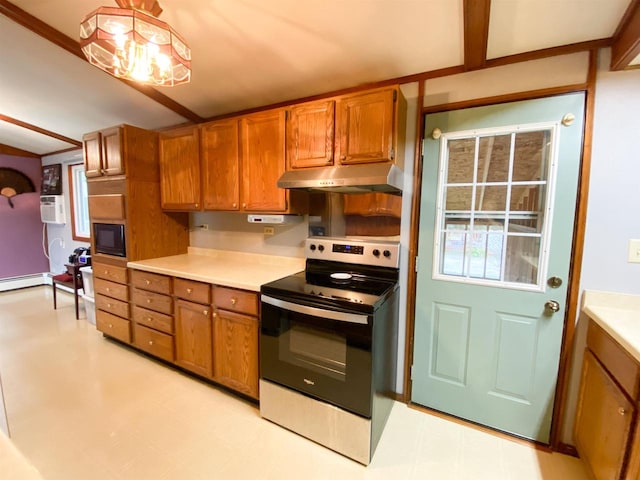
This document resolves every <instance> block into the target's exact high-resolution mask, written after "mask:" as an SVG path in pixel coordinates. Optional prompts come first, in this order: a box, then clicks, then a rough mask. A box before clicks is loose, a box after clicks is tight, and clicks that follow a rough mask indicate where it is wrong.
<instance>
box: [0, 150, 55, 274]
mask: <svg viewBox="0 0 640 480" xmlns="http://www.w3.org/2000/svg"><path fill="white" fill-rule="evenodd" d="M0 167H9V168H15V169H16V170H19V171H20V172H22V173H24V174H25V175H26V176H27V177H29V178H30V179H31V181H32V182H33V184H34V185H35V187H36V192H34V193H22V194H20V195H16V196H15V197H12V198H11V201H12V202H13V205H14V206H15V208H11V207H10V206H9V202H8V201H7V198H6V197H3V196H0V279H3V278H11V277H19V276H22V275H30V274H34V273H42V272H48V271H49V261H48V260H47V258H46V257H45V256H44V252H43V251H42V233H43V229H42V225H43V224H42V222H41V221H40V180H41V177H42V171H41V168H42V164H41V162H40V159H39V158H29V157H14V156H12V155H2V154H0Z"/></svg>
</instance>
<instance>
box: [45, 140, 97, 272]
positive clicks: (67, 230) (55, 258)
mask: <svg viewBox="0 0 640 480" xmlns="http://www.w3.org/2000/svg"><path fill="white" fill-rule="evenodd" d="M56 163H61V164H62V193H63V194H64V202H65V218H66V223H64V224H60V225H59V224H53V223H48V224H47V235H48V240H49V271H50V272H52V273H56V274H57V273H62V272H64V271H66V268H65V266H64V264H65V263H66V262H68V261H69V255H71V254H72V253H73V250H74V249H76V248H78V247H88V246H89V244H88V243H87V242H78V241H76V240H74V239H73V235H72V232H71V201H70V198H69V175H68V169H67V166H68V165H70V164H76V163H82V150H74V151H71V152H66V153H59V154H56V155H48V156H46V157H43V158H42V165H53V164H56Z"/></svg>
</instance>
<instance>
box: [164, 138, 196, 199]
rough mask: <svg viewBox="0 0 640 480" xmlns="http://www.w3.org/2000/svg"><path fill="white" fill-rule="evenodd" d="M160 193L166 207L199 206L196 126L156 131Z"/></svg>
mask: <svg viewBox="0 0 640 480" xmlns="http://www.w3.org/2000/svg"><path fill="white" fill-rule="evenodd" d="M160 196H161V199H162V208H163V209H166V210H198V209H200V208H201V204H202V200H201V188H200V144H199V138H198V128H197V127H187V128H181V129H177V130H173V131H171V132H165V133H163V134H162V135H160Z"/></svg>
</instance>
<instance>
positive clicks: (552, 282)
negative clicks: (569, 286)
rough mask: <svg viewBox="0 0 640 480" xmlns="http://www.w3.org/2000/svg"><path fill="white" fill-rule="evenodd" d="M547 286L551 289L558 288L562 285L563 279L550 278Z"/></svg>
mask: <svg viewBox="0 0 640 480" xmlns="http://www.w3.org/2000/svg"><path fill="white" fill-rule="evenodd" d="M547 285H549V286H550V287H551V288H558V287H560V285H562V279H561V278H560V277H550V278H549V280H547Z"/></svg>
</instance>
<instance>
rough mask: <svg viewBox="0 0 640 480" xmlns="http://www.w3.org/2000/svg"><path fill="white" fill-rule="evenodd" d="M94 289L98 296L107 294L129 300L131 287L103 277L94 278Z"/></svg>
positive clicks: (118, 298)
mask: <svg viewBox="0 0 640 480" xmlns="http://www.w3.org/2000/svg"><path fill="white" fill-rule="evenodd" d="M93 289H94V290H95V293H96V296H98V295H105V296H107V297H111V298H115V299H117V300H122V301H123V302H126V301H128V300H129V287H128V286H127V285H122V284H121V283H116V282H110V281H108V280H105V279H103V278H94V279H93Z"/></svg>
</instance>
